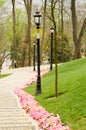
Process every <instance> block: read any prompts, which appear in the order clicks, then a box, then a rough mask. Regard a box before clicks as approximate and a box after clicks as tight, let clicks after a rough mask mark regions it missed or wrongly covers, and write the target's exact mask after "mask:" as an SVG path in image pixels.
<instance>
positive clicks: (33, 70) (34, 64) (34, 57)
mask: <svg viewBox="0 0 86 130" xmlns="http://www.w3.org/2000/svg"><path fill="white" fill-rule="evenodd" d="M35 45H36V43H35V42H33V51H34V56H33V71H35Z"/></svg>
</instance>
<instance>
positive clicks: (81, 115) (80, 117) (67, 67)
mask: <svg viewBox="0 0 86 130" xmlns="http://www.w3.org/2000/svg"><path fill="white" fill-rule="evenodd" d="M54 73H55V71H54V70H53V71H52V72H49V73H48V74H46V75H44V76H43V77H42V83H41V87H42V94H39V95H37V96H35V99H36V100H37V101H38V102H39V104H40V105H41V106H43V107H44V108H46V110H47V111H49V112H51V113H55V114H59V115H60V117H61V120H62V122H63V123H64V124H65V125H69V126H70V128H71V129H72V130H86V59H80V60H75V61H72V62H68V63H63V64H61V65H59V66H58V82H59V83H58V91H59V96H58V97H57V98H52V97H53V96H54V86H55V85H54V84H55V74H54ZM35 89H36V84H35V83H34V84H32V85H31V86H29V87H27V88H25V91H27V92H29V93H31V94H32V95H34V93H35Z"/></svg>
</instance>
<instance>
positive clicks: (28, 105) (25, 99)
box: [14, 71, 70, 130]
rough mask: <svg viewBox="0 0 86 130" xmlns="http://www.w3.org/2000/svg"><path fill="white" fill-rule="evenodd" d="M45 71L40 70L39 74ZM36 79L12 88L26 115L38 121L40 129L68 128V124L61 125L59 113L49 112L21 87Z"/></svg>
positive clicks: (67, 129) (66, 129)
mask: <svg viewBox="0 0 86 130" xmlns="http://www.w3.org/2000/svg"><path fill="white" fill-rule="evenodd" d="M46 72H47V71H43V72H41V75H43V74H44V73H46ZM34 81H36V77H34V78H32V79H30V81H28V82H27V83H26V84H24V85H23V86H21V88H17V89H15V90H14V92H15V94H16V95H17V96H18V97H19V98H20V103H21V106H22V108H23V109H24V110H25V111H26V113H27V114H28V116H31V117H33V119H35V120H37V121H38V124H39V127H40V130H70V128H69V127H68V126H63V124H62V122H61V120H60V117H59V115H54V114H53V113H49V112H47V111H46V110H45V108H43V107H42V106H40V105H39V104H38V102H37V101H35V99H34V97H33V96H32V95H30V94H28V93H26V92H24V91H23V90H22V89H23V88H24V87H26V86H27V85H29V84H31V83H32V82H34Z"/></svg>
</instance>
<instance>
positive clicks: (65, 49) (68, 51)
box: [53, 34, 72, 62]
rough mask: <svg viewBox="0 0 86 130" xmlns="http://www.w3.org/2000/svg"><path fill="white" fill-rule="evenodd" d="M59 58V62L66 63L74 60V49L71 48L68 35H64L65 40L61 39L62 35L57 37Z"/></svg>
mask: <svg viewBox="0 0 86 130" xmlns="http://www.w3.org/2000/svg"><path fill="white" fill-rule="evenodd" d="M57 44H58V49H57V58H58V62H66V61H70V60H71V59H72V48H71V46H70V43H69V40H68V38H67V36H66V35H63V38H62V37H61V34H58V36H57ZM54 57H55V56H54V53H53V61H54V60H55V59H54Z"/></svg>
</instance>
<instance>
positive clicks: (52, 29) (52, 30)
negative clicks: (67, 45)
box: [50, 27, 54, 71]
mask: <svg viewBox="0 0 86 130" xmlns="http://www.w3.org/2000/svg"><path fill="white" fill-rule="evenodd" d="M50 32H51V47H50V49H51V50H50V71H51V70H52V68H53V66H52V56H53V50H52V49H53V33H54V28H53V27H51V28H50Z"/></svg>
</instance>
